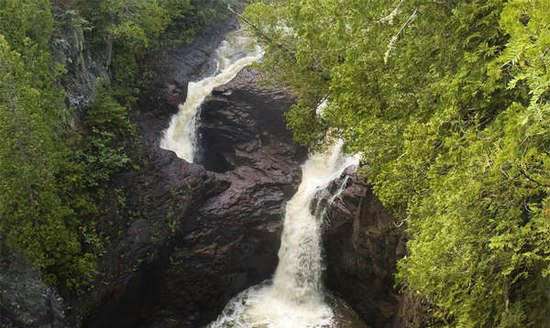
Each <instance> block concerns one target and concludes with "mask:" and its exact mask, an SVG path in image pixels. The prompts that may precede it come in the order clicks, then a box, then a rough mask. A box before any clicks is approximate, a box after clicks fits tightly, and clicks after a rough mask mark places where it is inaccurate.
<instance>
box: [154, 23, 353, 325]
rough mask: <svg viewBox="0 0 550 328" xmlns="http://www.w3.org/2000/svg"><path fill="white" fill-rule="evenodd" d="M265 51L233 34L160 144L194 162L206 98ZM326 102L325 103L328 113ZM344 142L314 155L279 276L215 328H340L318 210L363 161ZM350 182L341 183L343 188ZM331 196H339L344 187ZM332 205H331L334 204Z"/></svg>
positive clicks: (287, 225)
mask: <svg viewBox="0 0 550 328" xmlns="http://www.w3.org/2000/svg"><path fill="white" fill-rule="evenodd" d="M261 56H262V50H261V49H260V48H259V47H258V46H257V45H256V44H255V42H254V40H253V39H251V38H250V37H247V36H246V35H244V34H243V32H241V31H238V32H235V33H231V34H230V35H229V36H228V38H227V39H226V40H225V41H224V42H223V43H222V44H221V45H220V47H219V48H218V50H217V51H216V56H215V58H214V60H215V63H216V66H217V68H216V70H215V72H214V74H213V75H211V76H207V77H206V78H204V79H202V80H200V81H196V82H191V83H189V87H188V94H187V99H186V101H185V103H184V104H182V105H181V106H180V110H179V112H178V114H177V115H175V116H174V117H173V119H172V121H171V124H170V126H169V128H168V129H167V130H166V131H165V133H164V137H163V139H162V141H161V144H160V146H161V147H162V148H164V149H167V150H171V151H173V152H175V153H176V154H177V156H178V157H180V158H182V159H185V160H186V161H188V162H194V161H195V155H196V152H197V149H196V144H197V141H196V140H197V135H196V133H197V132H196V125H197V122H196V118H197V116H198V113H199V110H200V107H201V105H202V103H203V102H204V100H205V99H206V98H207V97H208V96H209V95H210V94H211V93H212V91H213V90H214V89H215V88H216V87H218V86H222V85H224V84H226V83H228V82H230V81H231V80H232V79H233V78H235V76H237V74H238V73H239V72H240V71H241V70H242V69H244V68H245V67H246V66H248V65H250V64H252V63H254V62H256V61H258V60H259V59H260V58H261ZM323 106H324V105H321V106H320V109H319V110H320V111H322V108H323ZM342 148H343V142H342V141H340V140H338V141H336V142H335V143H334V144H333V145H332V146H331V147H329V148H328V149H327V150H326V151H324V152H322V153H316V154H312V155H310V156H309V158H308V160H307V161H306V162H305V163H304V164H303V166H302V181H301V184H300V186H299V188H298V191H297V192H296V194H295V195H294V196H293V197H292V199H291V200H290V201H289V202H288V203H287V205H286V212H285V219H284V226H283V233H282V237H281V247H280V250H279V264H278V267H277V270H276V272H275V275H274V277H273V280H270V281H267V282H264V283H262V284H260V285H257V286H254V287H251V288H249V289H248V290H246V291H244V292H242V293H241V294H239V295H237V296H236V297H235V298H234V299H233V300H231V301H230V302H229V304H228V305H227V306H226V308H225V309H224V311H223V312H222V313H221V314H220V316H219V317H218V319H217V320H216V321H215V322H213V323H211V324H210V325H209V328H230V327H231V328H235V327H241V328H324V327H335V326H336V320H335V315H334V310H333V308H331V306H329V305H328V304H327V302H326V300H325V298H326V297H325V295H324V293H323V288H322V280H321V275H322V271H323V270H322V256H321V253H322V252H321V230H322V222H323V213H324V211H317V212H319V213H320V214H318V215H314V214H313V213H312V207H313V206H312V205H313V204H312V203H313V202H314V200H315V199H316V196H318V195H319V192H321V191H323V190H324V189H326V188H327V187H328V186H329V185H330V184H331V183H332V182H333V181H335V180H338V179H339V178H340V177H341V176H342V174H343V172H344V171H345V170H346V168H348V167H350V166H353V165H357V164H358V159H357V158H356V157H349V156H345V155H344V154H343V151H342ZM346 181H347V180H345V179H344V180H343V181H342V182H341V184H342V187H343V185H344V184H345V182H346ZM341 189H342V188H338V191H337V192H336V194H333V195H332V197H330V199H329V203H330V200H334V199H335V198H336V196H337V194H338V192H340V191H341ZM329 205H330V204H329Z"/></svg>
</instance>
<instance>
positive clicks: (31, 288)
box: [0, 237, 68, 328]
mask: <svg viewBox="0 0 550 328" xmlns="http://www.w3.org/2000/svg"><path fill="white" fill-rule="evenodd" d="M62 304H63V300H62V299H61V298H60V297H59V295H58V294H57V293H56V291H55V290H54V289H53V288H50V287H48V286H47V285H46V284H45V283H44V282H43V281H42V279H41V277H40V273H39V272H38V271H37V270H35V269H34V268H33V267H32V266H31V265H30V264H29V263H28V262H27V261H26V260H25V259H24V258H23V257H22V256H20V255H18V254H17V253H15V252H13V251H11V250H8V248H7V247H5V246H3V245H2V240H1V237H0V327H2V328H65V327H68V326H67V325H66V324H65V315H64V312H63V305H62Z"/></svg>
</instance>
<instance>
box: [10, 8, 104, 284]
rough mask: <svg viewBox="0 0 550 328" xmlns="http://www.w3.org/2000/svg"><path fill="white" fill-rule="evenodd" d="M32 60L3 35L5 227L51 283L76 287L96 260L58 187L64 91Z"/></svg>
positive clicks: (90, 271)
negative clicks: (83, 243)
mask: <svg viewBox="0 0 550 328" xmlns="http://www.w3.org/2000/svg"><path fill="white" fill-rule="evenodd" d="M0 12H1V10H0ZM24 42H25V43H27V44H29V46H30V47H36V48H34V49H33V53H34V54H40V52H41V51H43V50H42V49H40V47H39V45H36V44H32V43H31V41H30V40H28V39H27V40H25V41H24ZM44 58H48V56H47V53H46V54H43V55H42V56H41V57H40V59H41V60H43V59H44ZM26 61H27V62H28V61H30V59H29V58H26V57H25V56H24V55H21V54H19V53H18V52H16V51H15V50H13V49H12V48H11V46H10V44H9V43H8V41H7V40H6V38H5V37H4V36H3V35H2V34H0V140H2V142H1V143H0V233H1V234H2V235H3V236H4V237H5V239H6V240H7V242H8V243H9V244H10V245H11V246H15V247H16V248H17V249H19V250H20V251H22V252H23V253H24V254H25V255H26V256H27V257H28V258H29V259H30V260H31V261H32V263H33V264H34V265H35V266H36V267H38V268H39V269H41V270H42V271H43V272H44V273H45V277H46V278H47V280H48V281H49V282H51V283H56V282H62V283H64V284H65V285H67V286H69V287H76V286H78V285H79V284H80V283H81V282H82V281H85V280H86V279H87V278H89V277H90V274H91V273H92V272H93V270H92V269H93V265H94V259H93V255H91V254H89V253H86V252H82V251H81V244H80V240H79V234H78V230H77V227H78V224H79V223H78V221H77V218H76V216H75V213H74V212H73V210H72V209H71V208H70V207H69V206H67V205H66V204H64V202H63V199H62V195H60V194H59V192H58V191H59V189H58V188H59V184H58V180H57V176H56V175H57V173H58V172H59V171H58V165H59V163H61V162H62V159H63V157H64V156H65V153H66V149H65V147H64V145H63V143H61V142H60V139H59V131H58V130H59V127H58V124H57V123H56V122H57V120H58V118H59V115H58V113H57V111H59V110H60V109H62V108H63V107H62V97H61V94H60V93H59V91H58V90H57V89H56V88H55V87H53V83H52V81H53V77H54V75H52V73H51V72H50V71H45V72H37V71H35V69H37V68H36V67H33V66H31V65H28V64H27V65H26V63H25V62H26ZM30 68H31V69H30ZM39 68H40V69H43V68H42V67H39ZM35 73H36V74H40V75H41V76H44V77H48V76H49V77H50V80H49V81H50V83H52V85H51V86H50V87H46V85H47V83H45V82H47V81H40V82H37V81H35V75H34V74H35ZM57 106H59V107H57Z"/></svg>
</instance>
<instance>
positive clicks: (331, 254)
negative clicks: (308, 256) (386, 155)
mask: <svg viewBox="0 0 550 328" xmlns="http://www.w3.org/2000/svg"><path fill="white" fill-rule="evenodd" d="M334 187H335V186H334ZM334 187H333V188H334ZM325 229H326V231H325V234H324V242H323V243H324V249H325V259H326V264H327V271H326V285H327V288H328V289H329V290H331V291H332V292H334V293H335V294H337V295H338V296H340V297H342V298H343V299H344V300H345V301H346V302H347V303H348V304H349V305H350V306H351V307H352V308H353V309H354V310H355V311H356V312H357V313H358V314H359V315H361V317H363V319H364V320H365V321H366V323H367V324H368V325H369V326H370V327H373V328H376V327H380V328H385V327H402V325H401V324H400V321H399V311H398V309H399V304H400V302H401V298H402V297H401V296H400V295H399V293H398V291H396V290H394V288H393V285H394V273H395V270H396V262H397V260H398V259H399V258H401V257H403V256H404V255H405V254H404V252H405V240H404V234H403V231H402V229H401V228H399V227H398V226H397V225H396V222H395V221H394V219H393V218H392V217H391V216H390V215H389V214H388V213H387V211H386V210H385V209H384V207H383V206H382V204H381V203H380V202H379V201H378V200H377V199H376V197H375V196H374V194H373V193H372V190H371V189H370V187H369V185H368V184H366V183H365V182H364V181H363V180H362V179H361V178H360V177H358V176H357V175H352V179H351V180H350V181H349V182H348V185H347V188H345V190H344V191H343V193H342V195H341V197H339V198H338V199H337V200H336V201H335V202H334V204H333V205H332V206H331V208H330V209H329V210H328V213H327V217H326V226H325Z"/></svg>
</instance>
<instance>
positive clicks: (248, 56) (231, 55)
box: [160, 31, 262, 163]
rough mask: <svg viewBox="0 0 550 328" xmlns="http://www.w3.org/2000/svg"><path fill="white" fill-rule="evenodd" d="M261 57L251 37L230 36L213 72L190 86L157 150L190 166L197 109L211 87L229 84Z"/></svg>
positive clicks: (218, 51) (195, 138)
mask: <svg viewBox="0 0 550 328" xmlns="http://www.w3.org/2000/svg"><path fill="white" fill-rule="evenodd" d="M261 57H262V50H261V48H260V47H259V46H258V45H257V44H256V43H255V42H254V39H253V38H250V37H248V36H246V35H245V34H244V33H243V32H242V31H238V32H235V33H231V34H229V35H228V37H227V39H226V40H225V41H223V42H222V43H221V45H220V47H219V48H218V49H217V50H216V58H215V60H216V66H217V69H216V71H215V73H214V74H213V75H211V76H208V77H206V78H204V79H202V80H200V81H196V82H190V83H189V86H188V90H187V99H186V101H185V103H184V104H181V105H180V106H179V112H178V114H176V115H174V117H173V118H172V121H171V122H170V126H169V127H168V129H167V130H166V131H165V132H164V136H163V138H162V140H161V142H160V147H161V148H162V149H166V150H170V151H173V152H174V153H176V155H177V156H178V157H179V158H182V159H185V160H186V161H188V162H191V163H192V162H193V161H194V160H195V152H196V144H197V131H196V119H197V114H198V111H199V109H200V106H201V105H202V103H203V102H204V100H205V99H206V97H208V95H210V94H211V93H212V90H214V88H216V87H219V86H222V85H224V84H226V83H228V82H229V81H231V80H232V79H234V78H235V76H237V74H238V73H239V72H240V71H241V70H242V69H243V68H245V67H246V66H249V65H251V64H253V63H254V62H256V61H258V60H259V59H260V58H261Z"/></svg>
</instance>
